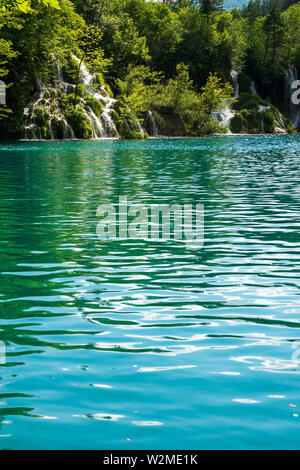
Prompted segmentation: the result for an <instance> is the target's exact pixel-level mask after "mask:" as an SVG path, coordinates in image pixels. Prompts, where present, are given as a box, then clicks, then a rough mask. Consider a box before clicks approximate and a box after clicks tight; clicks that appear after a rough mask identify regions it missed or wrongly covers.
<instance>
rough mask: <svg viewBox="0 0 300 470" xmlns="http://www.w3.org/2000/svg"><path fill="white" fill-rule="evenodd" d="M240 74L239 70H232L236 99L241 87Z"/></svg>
mask: <svg viewBox="0 0 300 470" xmlns="http://www.w3.org/2000/svg"><path fill="white" fill-rule="evenodd" d="M239 73H240V72H238V71H237V70H231V72H230V76H231V80H232V83H233V86H234V97H235V98H236V99H237V98H238V97H239V92H240V85H239V79H238V77H239Z"/></svg>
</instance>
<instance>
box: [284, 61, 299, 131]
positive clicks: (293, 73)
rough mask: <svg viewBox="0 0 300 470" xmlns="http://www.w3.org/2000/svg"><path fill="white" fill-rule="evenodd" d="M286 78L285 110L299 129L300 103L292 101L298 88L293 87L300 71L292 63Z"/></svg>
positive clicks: (294, 125)
mask: <svg viewBox="0 0 300 470" xmlns="http://www.w3.org/2000/svg"><path fill="white" fill-rule="evenodd" d="M284 79H285V111H286V114H287V116H288V118H289V120H290V121H291V123H292V125H293V127H294V128H295V129H297V128H298V127H299V125H300V105H299V104H295V103H293V101H292V95H293V93H295V91H296V88H293V84H294V82H296V81H297V80H298V71H297V68H296V67H295V66H294V65H291V66H290V67H289V68H288V70H287V71H286V72H285V75H284Z"/></svg>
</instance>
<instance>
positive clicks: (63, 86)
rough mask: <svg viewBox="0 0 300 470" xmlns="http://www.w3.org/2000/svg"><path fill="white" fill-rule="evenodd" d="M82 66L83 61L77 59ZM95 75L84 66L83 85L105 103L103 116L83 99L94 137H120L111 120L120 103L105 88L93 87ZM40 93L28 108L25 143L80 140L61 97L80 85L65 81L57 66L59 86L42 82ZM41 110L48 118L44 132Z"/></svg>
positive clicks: (25, 114) (56, 81)
mask: <svg viewBox="0 0 300 470" xmlns="http://www.w3.org/2000/svg"><path fill="white" fill-rule="evenodd" d="M74 58H75V59H76V60H77V62H78V63H79V62H80V60H79V59H78V58H77V57H75V56H74ZM94 81H95V76H94V75H92V74H90V73H89V71H88V70H87V68H86V66H85V65H84V64H83V63H82V64H81V67H80V83H82V84H83V85H85V88H86V91H87V93H88V94H89V95H90V96H93V98H95V99H96V100H98V101H99V102H100V104H101V108H102V109H103V111H102V113H101V115H100V116H97V115H96V113H95V111H94V110H93V109H92V108H91V107H90V106H89V105H88V104H87V102H86V101H85V100H84V98H80V100H81V104H82V106H83V108H84V112H85V114H86V116H87V119H88V120H89V122H90V124H91V127H92V130H93V138H94V139H101V138H105V137H119V134H118V131H117V129H116V126H115V123H114V122H113V119H112V117H111V114H112V111H113V106H114V103H115V101H116V100H114V99H113V98H111V97H110V96H109V93H108V92H107V90H106V88H105V86H102V87H100V88H99V89H98V91H96V90H95V89H94V88H93V83H94ZM37 85H38V91H37V92H36V94H35V95H34V97H33V100H32V101H31V102H30V103H29V104H28V105H27V106H26V108H25V109H24V140H32V139H34V140H40V139H42V138H46V139H57V138H59V139H76V136H75V132H74V130H73V129H72V127H71V126H70V123H69V122H68V121H67V119H66V117H65V115H64V113H63V111H62V109H61V108H60V100H59V98H60V96H61V95H62V93H64V94H66V95H68V94H70V93H74V92H75V88H76V86H75V85H74V84H71V83H68V82H67V81H65V79H64V76H63V72H62V69H61V67H60V65H59V64H57V65H56V79H55V82H54V85H55V86H48V87H46V86H45V84H44V83H42V82H40V81H38V82H37ZM41 109H42V111H43V112H44V113H46V115H47V121H48V124H47V128H46V129H45V128H44V129H41V127H40V126H39V125H38V124H37V122H36V121H37V120H38V115H39V113H40V112H41Z"/></svg>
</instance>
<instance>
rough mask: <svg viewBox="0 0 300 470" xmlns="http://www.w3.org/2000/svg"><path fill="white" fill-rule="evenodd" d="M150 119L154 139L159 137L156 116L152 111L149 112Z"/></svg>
mask: <svg viewBox="0 0 300 470" xmlns="http://www.w3.org/2000/svg"><path fill="white" fill-rule="evenodd" d="M148 117H149V121H150V127H151V135H152V136H153V137H158V129H157V125H156V122H155V119H154V116H153V114H152V111H150V110H149V111H148Z"/></svg>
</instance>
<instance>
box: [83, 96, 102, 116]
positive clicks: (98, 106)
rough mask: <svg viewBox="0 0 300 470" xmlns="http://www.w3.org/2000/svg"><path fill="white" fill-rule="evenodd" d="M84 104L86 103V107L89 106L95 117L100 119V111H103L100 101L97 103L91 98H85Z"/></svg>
mask: <svg viewBox="0 0 300 470" xmlns="http://www.w3.org/2000/svg"><path fill="white" fill-rule="evenodd" d="M85 102H86V105H87V106H89V107H90V108H91V109H92V110H93V111H94V113H95V114H96V116H98V117H100V115H101V114H102V111H103V107H102V105H101V103H100V101H98V100H97V99H96V98H94V97H93V96H87V97H86V98H85Z"/></svg>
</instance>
